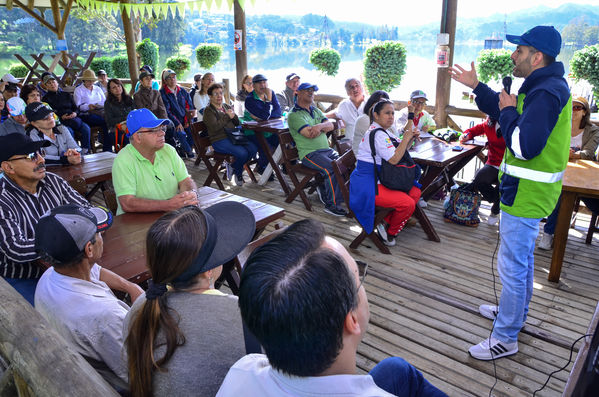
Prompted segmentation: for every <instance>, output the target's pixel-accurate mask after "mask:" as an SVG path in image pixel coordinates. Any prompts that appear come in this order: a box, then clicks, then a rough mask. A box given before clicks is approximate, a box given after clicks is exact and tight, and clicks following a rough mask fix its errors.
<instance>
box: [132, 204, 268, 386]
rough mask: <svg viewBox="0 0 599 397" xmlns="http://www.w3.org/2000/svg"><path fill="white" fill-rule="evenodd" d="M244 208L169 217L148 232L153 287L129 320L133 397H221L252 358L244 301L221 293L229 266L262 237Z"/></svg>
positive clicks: (184, 211) (191, 210) (188, 210)
mask: <svg viewBox="0 0 599 397" xmlns="http://www.w3.org/2000/svg"><path fill="white" fill-rule="evenodd" d="M255 226H256V221H255V219H254V216H253V214H252V211H251V210H250V209H249V208H247V207H246V206H245V205H243V204H241V203H237V202H231V201H229V202H222V203H219V204H216V205H213V206H211V207H208V208H206V209H204V210H201V209H199V208H198V207H196V206H187V207H183V208H180V209H178V210H175V211H172V212H169V213H167V214H165V215H163V216H162V217H161V218H160V219H158V220H157V221H156V222H155V223H154V224H153V225H152V226H151V227H150V230H148V235H147V239H146V259H147V263H148V268H149V270H150V274H151V275H152V281H150V286H149V288H148V290H147V291H146V293H145V295H144V296H143V297H142V298H141V299H139V301H138V302H136V303H135V304H134V305H133V307H132V309H131V312H130V313H129V315H128V316H127V319H126V327H127V329H128V334H129V336H128V337H127V341H126V344H127V353H128V366H129V379H130V384H131V394H132V396H133V397H146V396H156V397H158V396H214V394H215V393H216V391H217V390H218V388H219V386H220V384H221V383H222V380H223V379H224V377H225V375H226V373H227V371H228V370H229V368H230V367H231V365H233V364H234V363H235V361H237V360H238V359H239V358H241V357H242V356H243V355H244V354H245V344H244V334H243V325H242V322H241V316H240V314H239V308H238V306H237V297H235V296H233V295H226V294H224V293H222V292H220V291H218V290H217V289H215V288H214V282H215V280H216V279H218V277H219V275H220V274H221V273H222V264H223V263H226V262H228V261H229V260H231V259H233V258H235V256H236V255H237V254H238V253H239V252H240V251H241V250H242V249H243V248H244V247H245V246H246V245H247V243H248V242H249V241H250V240H251V239H252V236H253V235H254V231H255Z"/></svg>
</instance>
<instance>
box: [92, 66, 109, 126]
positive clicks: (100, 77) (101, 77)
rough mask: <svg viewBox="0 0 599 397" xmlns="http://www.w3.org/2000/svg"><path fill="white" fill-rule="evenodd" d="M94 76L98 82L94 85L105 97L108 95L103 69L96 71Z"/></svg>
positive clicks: (106, 76)
mask: <svg viewBox="0 0 599 397" xmlns="http://www.w3.org/2000/svg"><path fill="white" fill-rule="evenodd" d="M96 74H97V75H98V81H96V82H95V83H94V85H95V86H98V87H100V88H101V89H102V92H103V93H104V95H105V96H106V95H108V74H107V73H106V71H105V70H104V69H100V70H98V73H96ZM109 128H110V127H109Z"/></svg>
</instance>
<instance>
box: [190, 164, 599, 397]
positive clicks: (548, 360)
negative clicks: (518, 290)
mask: <svg viewBox="0 0 599 397" xmlns="http://www.w3.org/2000/svg"><path fill="white" fill-rule="evenodd" d="M186 163H187V165H188V169H189V171H190V173H191V174H192V177H193V178H194V180H195V181H196V183H197V184H198V185H201V184H203V182H204V180H205V177H206V175H207V173H206V171H205V169H204V168H203V167H202V166H200V167H195V166H193V164H192V162H190V161H187V162H186ZM247 179H248V178H247V177H246V180H247ZM225 185H226V188H227V190H230V191H231V192H232V193H235V194H238V195H242V196H246V197H249V198H252V199H256V200H260V201H263V202H268V203H271V204H274V205H277V206H280V207H283V208H285V211H286V216H285V218H283V221H284V223H287V224H289V223H292V222H295V221H297V220H300V219H303V218H306V217H315V218H317V219H318V220H320V221H321V222H323V223H324V224H325V225H326V229H327V231H328V233H329V234H330V235H332V236H334V237H335V238H337V239H338V240H340V241H341V242H342V243H343V244H344V245H345V246H346V247H347V246H349V243H350V241H351V240H353V238H354V237H355V236H356V235H357V234H358V233H359V227H357V223H356V222H355V221H354V220H350V219H346V218H338V217H334V216H331V215H328V214H326V213H325V212H324V211H323V207H322V205H321V203H320V202H319V200H318V198H317V197H316V196H313V197H312V202H313V204H314V211H313V212H309V211H307V210H306V209H305V208H304V206H303V204H302V203H301V201H300V200H299V199H298V200H296V201H294V202H293V203H291V204H286V203H285V202H284V197H283V192H282V190H281V188H280V186H279V184H278V182H276V181H275V182H270V183H268V184H267V185H266V186H259V185H257V184H252V183H249V182H246V183H245V185H244V186H243V187H237V186H234V185H233V184H232V183H230V182H226V181H225ZM425 211H426V213H427V214H428V216H429V218H430V219H431V222H432V223H433V224H434V226H435V228H436V229H437V231H438V233H439V235H440V237H441V242H440V243H435V242H432V241H429V240H427V239H426V236H425V234H424V232H423V231H422V229H421V228H420V226H419V225H415V226H410V227H407V228H406V229H404V230H403V231H402V232H401V233H400V235H399V237H398V244H397V245H396V246H395V247H391V253H392V255H383V254H381V253H380V252H379V251H378V250H377V249H376V248H373V247H372V246H371V245H370V244H369V243H368V242H366V244H363V245H362V246H360V248H359V249H358V250H356V251H353V252H352V254H353V255H355V257H356V258H359V259H362V260H364V261H366V262H368V263H369V265H370V267H369V275H368V277H367V278H366V281H365V284H366V291H367V293H368V298H369V301H370V312H371V320H370V326H369V330H368V334H367V335H366V337H365V338H364V340H363V343H362V344H361V346H360V348H359V352H358V353H359V358H358V365H359V368H360V370H361V371H368V370H370V369H371V368H372V367H373V366H374V365H375V364H376V363H377V362H379V361H380V360H382V359H384V358H386V357H389V356H400V357H403V358H404V359H406V360H408V361H409V362H411V363H412V364H414V365H415V366H416V367H417V368H418V369H420V370H421V371H422V372H423V373H424V374H425V376H426V378H427V379H429V380H430V381H431V382H432V383H433V384H434V385H436V386H437V387H439V388H440V389H441V390H443V391H445V392H446V393H447V394H448V395H450V396H487V395H488V394H489V390H490V388H491V386H492V385H493V384H494V382H495V378H494V366H493V363H492V362H482V361H478V360H475V359H473V358H471V357H470V356H469V355H468V352H467V349H468V348H469V346H470V345H472V344H475V343H478V342H480V341H481V340H482V339H484V338H486V337H488V336H489V331H490V328H491V321H490V320H487V319H485V318H483V317H482V316H480V315H479V314H478V305H479V304H481V303H484V302H494V301H495V294H494V290H496V291H497V294H498V295H499V293H500V292H501V284H500V282H499V279H498V278H497V277H496V279H495V280H496V281H495V283H494V282H493V276H492V270H491V269H492V266H491V263H492V256H493V252H494V250H495V248H496V245H497V238H498V229H497V227H491V226H489V225H487V224H486V222H485V221H486V217H487V215H488V213H489V210H488V207H485V208H482V209H481V215H482V218H483V222H482V223H481V224H480V226H479V227H478V228H468V227H463V226H459V225H454V224H448V223H445V222H444V221H443V219H442V203H441V202H439V201H431V202H430V204H429V206H428V208H427V209H426V210H425ZM589 219H590V217H589V216H588V215H585V214H581V215H579V217H578V220H577V223H576V228H575V229H570V235H569V239H568V246H567V249H566V255H565V259H564V265H563V270H562V276H561V281H560V282H559V283H558V284H556V283H551V282H549V281H547V274H548V269H549V263H550V259H551V252H546V251H541V250H538V249H537V250H536V251H535V280H534V281H535V289H534V296H533V298H532V302H531V305H530V313H529V317H528V320H527V322H526V325H525V328H524V330H523V332H521V334H520V342H519V350H520V351H519V353H518V354H516V355H514V356H512V357H509V358H502V359H500V360H497V361H496V371H497V377H498V382H497V385H496V386H495V389H494V393H493V394H494V395H496V396H530V395H532V392H533V391H534V390H536V389H538V388H540V387H541V386H542V385H543V383H544V382H545V380H546V378H547V375H548V374H549V373H550V372H552V371H554V370H556V369H558V368H559V367H561V366H563V365H565V363H566V362H567V360H568V357H569V354H570V345H571V344H572V342H573V341H574V340H575V339H577V338H578V337H579V336H581V335H583V334H584V333H585V332H586V330H587V327H588V324H589V322H590V320H591V317H592V315H593V312H594V310H595V306H596V304H597V299H599V288H597V285H598V284H599V259H598V255H597V254H598V252H599V241H598V239H597V237H599V236H597V237H596V238H595V239H594V241H593V244H592V245H590V246H589V245H586V244H585V243H584V238H585V236H586V229H587V227H588V222H589ZM494 271H495V275H497V271H496V266H494ZM577 351H578V346H576V348H575V353H576V352H577ZM574 357H575V355H574ZM570 368H571V364H570V366H568V369H567V371H563V372H561V373H558V374H557V375H556V376H555V377H553V378H552V379H551V381H549V383H548V385H547V387H546V388H545V389H544V390H543V391H541V392H540V393H537V396H560V395H561V393H562V391H563V389H564V386H565V382H566V380H567V377H568V374H569V370H570Z"/></svg>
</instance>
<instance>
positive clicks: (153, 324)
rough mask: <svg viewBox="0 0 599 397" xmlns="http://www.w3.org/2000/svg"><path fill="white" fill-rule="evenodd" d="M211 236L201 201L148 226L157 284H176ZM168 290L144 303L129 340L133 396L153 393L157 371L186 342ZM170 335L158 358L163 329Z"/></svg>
mask: <svg viewBox="0 0 599 397" xmlns="http://www.w3.org/2000/svg"><path fill="white" fill-rule="evenodd" d="M205 238H206V218H205V217H204V214H203V213H202V211H201V210H200V209H199V208H198V207H196V206H187V207H183V208H180V209H178V210H175V211H171V212H168V213H166V214H165V215H163V216H161V217H160V218H159V219H158V220H157V221H156V222H154V224H153V225H152V226H151V227H150V230H148V235H147V237H146V260H147V263H148V268H149V269H150V273H151V275H152V282H153V283H154V284H155V285H162V286H163V287H164V288H166V284H169V283H171V282H172V281H173V280H174V279H175V278H177V276H179V275H180V274H182V273H183V272H184V271H185V270H186V269H187V268H188V267H189V265H190V264H191V263H192V262H193V260H194V259H195V258H196V257H197V255H198V253H199V252H200V250H201V248H202V245H203V244H204V240H205ZM168 294H169V293H168V292H166V293H163V294H162V295H160V296H158V297H156V298H155V299H150V298H148V300H147V301H146V302H144V304H143V306H142V307H141V309H139V311H138V312H137V313H136V315H134V317H133V319H132V323H131V327H130V329H129V335H128V336H127V340H126V341H125V344H126V346H127V354H128V358H127V360H128V369H129V384H130V386H131V394H132V396H133V397H144V396H151V395H153V390H152V375H153V372H154V371H156V370H158V371H164V368H162V366H163V365H164V364H166V363H167V362H168V361H169V360H170V358H171V357H172V355H173V354H174V352H175V350H176V349H177V347H178V346H182V345H183V344H185V336H184V335H183V333H182V332H181V330H180V329H179V325H178V324H179V318H178V314H177V312H176V311H174V310H173V309H170V308H169V307H168V305H167V303H168ZM160 331H162V332H163V333H164V336H165V340H166V353H165V354H164V356H163V357H161V358H158V359H156V358H155V357H154V349H156V348H157V347H158V346H159V345H158V342H157V336H158V333H159V332H160Z"/></svg>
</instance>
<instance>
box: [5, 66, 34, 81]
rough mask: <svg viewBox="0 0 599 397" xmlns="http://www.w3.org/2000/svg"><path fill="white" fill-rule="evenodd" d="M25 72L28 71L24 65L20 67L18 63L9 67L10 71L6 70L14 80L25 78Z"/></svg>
mask: <svg viewBox="0 0 599 397" xmlns="http://www.w3.org/2000/svg"><path fill="white" fill-rule="evenodd" d="M27 72H29V69H27V67H26V66H25V65H21V64H20V63H16V64H14V65H11V66H10V69H8V73H10V74H12V75H13V76H15V77H16V78H22V77H27Z"/></svg>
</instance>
